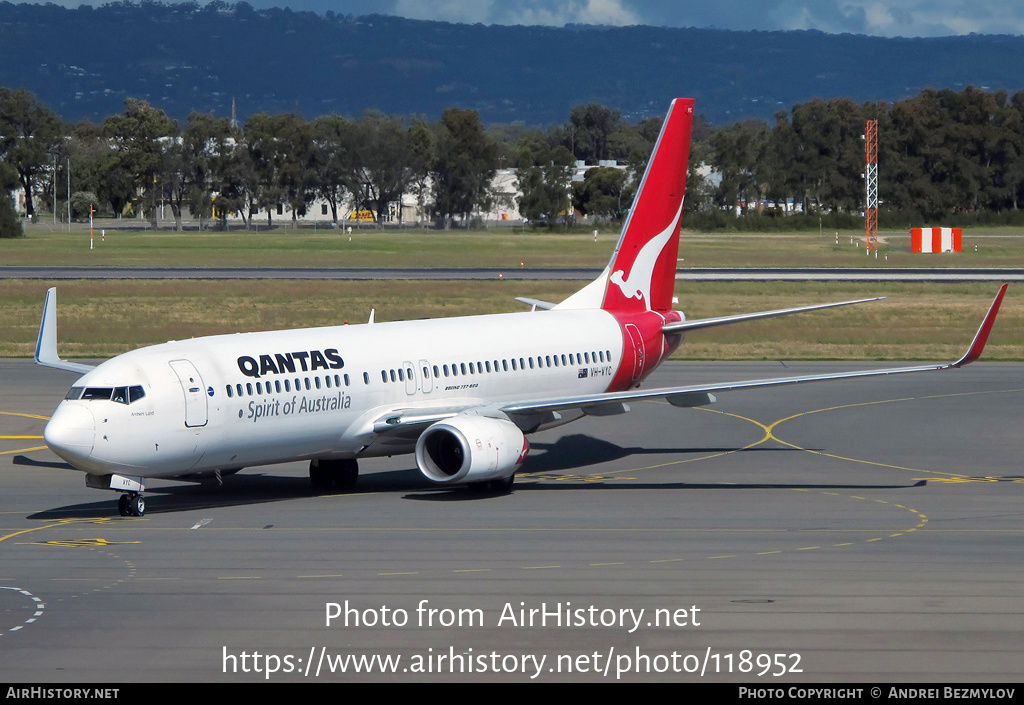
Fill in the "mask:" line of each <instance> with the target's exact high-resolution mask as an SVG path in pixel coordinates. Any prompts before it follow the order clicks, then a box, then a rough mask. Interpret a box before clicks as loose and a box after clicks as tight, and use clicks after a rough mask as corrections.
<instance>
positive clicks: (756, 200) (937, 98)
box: [700, 88, 1024, 220]
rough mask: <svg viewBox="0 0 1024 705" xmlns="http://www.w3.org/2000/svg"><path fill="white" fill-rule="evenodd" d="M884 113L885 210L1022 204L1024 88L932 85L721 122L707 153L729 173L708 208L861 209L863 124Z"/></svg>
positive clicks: (991, 208) (953, 210)
mask: <svg viewBox="0 0 1024 705" xmlns="http://www.w3.org/2000/svg"><path fill="white" fill-rule="evenodd" d="M867 120H877V121H878V147H879V149H878V168H879V200H880V209H881V211H882V212H883V213H888V214H890V215H894V214H904V215H907V216H909V217H910V218H914V217H916V218H918V219H932V220H941V219H944V218H946V219H948V218H949V217H951V216H954V215H957V214H974V213H981V212H988V213H1007V212H1013V213H1015V212H1016V211H1018V209H1019V206H1020V204H1021V202H1022V199H1024V91H1022V92H1019V93H1017V94H1015V95H1013V96H1009V95H1008V94H1007V92H1006V91H996V92H985V91H981V90H978V89H975V88H967V89H965V90H964V91H961V92H956V91H953V90H925V91H922V92H921V93H920V94H919V95H917V96H915V97H913V98H908V99H906V100H903V101H900V102H897V103H894V104H886V103H866V104H863V105H857V104H855V103H854V102H853V101H850V100H844V99H836V100H829V101H826V100H820V99H816V100H811V101H808V102H806V103H802V104H798V105H795V106H793V108H792V110H790V111H781V112H779V113H777V114H776V115H775V124H774V125H769V124H768V123H766V122H764V121H749V122H741V123H737V124H734V125H730V126H728V127H725V128H722V129H719V130H716V131H715V132H714V133H713V134H712V135H711V137H710V138H709V139H708V140H707V141H706V142H705V143H703V144H702V145H701V146H700V149H701V150H702V152H701V157H702V158H704V159H705V160H706V161H707V162H708V163H709V164H712V165H714V167H715V169H716V170H717V171H718V172H720V173H721V177H722V181H721V184H720V185H718V186H717V187H716V188H714V189H707V190H705V192H704V194H703V195H704V197H705V199H706V201H705V203H706V205H707V206H709V207H714V206H718V207H721V208H725V207H732V208H734V209H736V210H738V211H740V212H748V211H751V210H754V209H756V210H759V211H763V210H764V209H765V208H770V209H773V210H777V211H778V210H782V211H785V210H786V208H787V207H793V206H798V207H799V209H800V210H802V211H803V212H804V213H817V214H820V213H859V212H860V211H862V210H863V208H864V199H865V184H864V178H863V174H864V170H865V143H864V137H863V136H864V133H865V123H866V121H867Z"/></svg>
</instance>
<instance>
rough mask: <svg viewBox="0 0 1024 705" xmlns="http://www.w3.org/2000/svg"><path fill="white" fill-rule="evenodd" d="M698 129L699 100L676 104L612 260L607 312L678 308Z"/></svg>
mask: <svg viewBox="0 0 1024 705" xmlns="http://www.w3.org/2000/svg"><path fill="white" fill-rule="evenodd" d="M692 127H693V99H692V98H676V99H675V100H673V101H672V105H671V106H670V107H669V109H668V115H667V116H665V124H664V125H662V128H661V134H660V135H659V136H658V142H657V144H655V146H654V152H653V153H652V154H651V160H650V162H649V163H648V165H647V172H646V173H645V174H644V178H643V181H641V182H640V190H639V191H638V192H637V195H636V199H635V200H634V201H633V209H632V210H631V211H630V213H629V217H628V218H626V223H625V225H623V227H622V235H620V236H619V244H618V245H617V246H616V248H615V254H613V255H612V261H611V265H610V272H611V276H610V277H609V280H608V284H607V287H606V289H605V294H604V301H603V303H602V304H601V308H603V309H605V310H608V311H622V312H634V311H636V312H641V311H651V310H653V311H668V310H671V308H672V290H673V287H674V285H675V279H676V258H677V257H678V256H679V221H680V219H681V217H682V213H683V194H684V193H685V191H686V170H687V165H688V163H689V159H690V130H691V128H692Z"/></svg>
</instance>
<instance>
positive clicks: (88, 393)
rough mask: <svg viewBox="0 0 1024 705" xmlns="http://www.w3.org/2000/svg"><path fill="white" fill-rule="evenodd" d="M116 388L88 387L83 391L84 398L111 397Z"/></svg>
mask: <svg viewBox="0 0 1024 705" xmlns="http://www.w3.org/2000/svg"><path fill="white" fill-rule="evenodd" d="M113 393H114V390H113V389H111V388H110V387H86V388H85V392H83V393H82V399H107V400H109V399H110V395H111V394H113Z"/></svg>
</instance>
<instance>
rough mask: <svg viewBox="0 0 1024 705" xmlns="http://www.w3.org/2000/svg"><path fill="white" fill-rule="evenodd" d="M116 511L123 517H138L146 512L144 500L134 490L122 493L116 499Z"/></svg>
mask: <svg viewBox="0 0 1024 705" xmlns="http://www.w3.org/2000/svg"><path fill="white" fill-rule="evenodd" d="M117 512H118V514H120V515H121V516H123V517H140V516H142V515H143V514H145V513H146V500H145V498H143V496H142V495H141V494H138V493H136V492H131V493H129V494H123V495H121V498H120V499H118V500H117Z"/></svg>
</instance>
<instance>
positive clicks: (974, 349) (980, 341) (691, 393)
mask: <svg viewBox="0 0 1024 705" xmlns="http://www.w3.org/2000/svg"><path fill="white" fill-rule="evenodd" d="M1006 287H1007V285H1006V284H1003V285H1002V286H1001V287H1000V288H999V293H998V294H996V297H995V299H994V300H993V301H992V305H991V307H989V310H988V313H987V314H986V315H985V318H984V320H983V321H982V323H981V326H980V327H979V328H978V332H977V334H975V336H974V340H973V342H972V343H971V347H970V348H969V349H968V350H967V352H966V353H964V355H963V357H961V358H960V359H959V360H957V361H956V362H950V363H946V364H931V365H917V366H913V367H894V368H888V369H882V370H860V371H854V372H837V373H833V374H824V375H803V376H796V377H777V378H770V379H754V380H745V381H740V382H725V383H718V384H698V385H690V386H685V387H662V388H655V389H632V390H629V391H625V392H609V393H604V394H585V395H579V396H572V397H561V398H551V399H540V400H534V401H527V402H513V403H509V404H504V405H501V406H499V407H498V408H499V409H500V410H501V411H503V412H505V413H506V414H535V413H541V412H547V411H563V410H567V409H583V410H586V409H587V408H588V407H594V408H595V409H597V410H600V409H601V408H602V407H604V408H609V407H610V406H611V405H613V404H622V403H625V402H630V401H643V400H646V399H659V398H664V399H666V400H667V401H668V402H669V403H670V404H672V405H673V406H702V405H704V404H709V403H711V402H713V401H714V397H713V396H711V395H712V393H713V392H725V391H731V390H736V389H755V388H758V387H778V386H782V385H786V384H803V383H805V382H824V381H827V380H836V379H850V378H854V377H876V376H879V375H895V374H904V373H909V372H930V371H934V370H948V369H952V368H955V367H963V366H964V365H967V364H970V363H972V362H974V361H975V360H977V359H978V358H979V357H981V353H982V351H983V350H984V349H985V343H986V342H987V341H988V336H989V333H990V332H991V330H992V324H993V323H994V322H995V319H996V314H997V313H998V312H999V305H1000V304H1001V303H1002V301H1003V296H1004V295H1005V294H1006ZM869 300H870V299H869ZM847 303H857V302H844V303H841V304H825V307H828V306H842V305H845V304H847ZM811 308H814V307H811ZM798 310H807V309H798ZM793 312H795V310H794V309H786V310H784V311H782V312H768V313H769V314H775V315H784V314H785V313H793ZM754 315H755V316H756V315H757V314H754ZM728 318H734V317H728ZM706 320H709V321H712V320H718V319H706ZM712 325H718V324H717V323H714V324H712ZM599 413H600V411H599Z"/></svg>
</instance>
